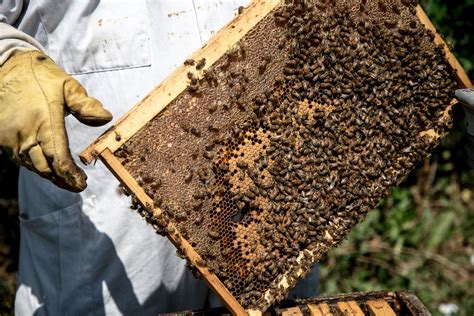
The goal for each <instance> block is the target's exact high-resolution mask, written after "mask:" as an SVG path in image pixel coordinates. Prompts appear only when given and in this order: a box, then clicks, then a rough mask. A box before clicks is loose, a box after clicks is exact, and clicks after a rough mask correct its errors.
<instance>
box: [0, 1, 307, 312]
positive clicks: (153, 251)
mask: <svg viewBox="0 0 474 316" xmlns="http://www.w3.org/2000/svg"><path fill="white" fill-rule="evenodd" d="M248 2H249V0H30V1H21V0H16V1H15V0H9V1H0V19H1V22H3V23H0V63H3V62H4V61H5V60H6V59H7V58H8V56H9V55H10V54H11V52H12V51H14V50H16V49H32V48H36V49H43V50H44V51H45V53H47V54H48V55H49V56H50V57H51V58H52V59H53V60H54V61H55V62H56V63H57V64H58V65H59V66H60V67H62V68H63V69H64V70H65V71H66V72H68V73H69V74H72V75H74V77H75V78H76V79H77V80H79V81H80V82H81V83H82V84H83V85H84V87H85V88H86V89H87V91H88V93H89V95H91V96H94V97H96V98H97V99H99V100H101V102H102V103H103V104H104V106H105V108H107V109H108V110H109V111H111V112H112V114H113V115H114V118H115V119H117V118H119V117H120V116H122V115H123V114H124V113H125V112H126V111H127V110H128V109H130V107H131V106H133V105H134V104H135V103H137V102H138V101H139V100H140V99H142V98H143V97H144V96H146V95H147V94H148V93H149V92H150V91H151V90H152V89H153V87H154V86H156V85H157V84H158V83H159V82H161V81H162V80H163V79H164V78H165V77H166V76H167V75H168V74H169V73H170V72H171V71H173V70H174V69H175V68H176V67H177V66H179V65H180V64H182V62H183V61H184V60H185V59H186V57H187V56H189V55H190V54H191V53H192V52H193V51H195V50H196V49H198V48H199V47H201V45H202V44H203V43H204V42H205V41H206V40H207V39H208V38H209V37H210V36H212V34H214V33H215V32H216V31H217V30H219V29H220V28H221V27H222V26H223V25H224V24H225V23H227V22H228V21H230V20H231V19H232V18H233V17H234V15H235V14H236V12H237V8H238V7H239V6H241V5H247V4H248ZM10 25H14V26H15V27H16V28H17V29H18V30H20V31H22V32H24V33H26V34H29V35H31V37H33V38H35V39H36V41H35V40H34V39H33V38H31V37H28V36H26V35H25V34H24V33H22V32H19V31H18V30H16V29H15V28H13V27H11V26H10ZM109 126H110V125H107V126H104V127H100V128H91V127H87V126H85V125H83V124H81V123H79V122H78V121H77V120H76V119H74V118H73V117H67V118H66V128H67V132H68V136H69V142H70V148H71V152H72V155H73V157H74V158H75V159H76V162H77V163H78V164H79V162H78V159H77V158H78V155H79V153H80V152H81V150H83V149H84V148H85V147H86V146H87V145H88V144H90V143H91V142H92V141H93V140H94V139H95V138H96V137H98V136H99V135H100V134H101V133H102V132H104V130H105V129H107V128H108V127H109ZM82 167H83V166H82ZM83 168H84V169H85V171H86V173H87V175H88V187H87V189H86V190H85V191H84V192H82V193H80V194H76V193H70V192H68V191H65V190H62V189H59V188H57V187H56V186H55V185H53V184H52V183H50V182H49V181H48V180H45V179H43V178H41V177H40V176H37V175H36V174H34V173H32V172H30V171H27V170H26V169H24V168H21V170H20V184H19V200H20V228H21V245H20V267H19V274H18V290H17V295H16V302H15V312H16V315H19V316H22V315H32V314H34V315H96V314H97V315H103V314H107V315H115V314H126V315H132V314H137V315H156V314H157V313H158V312H170V311H179V310H186V309H198V308H202V307H204V304H205V302H206V300H207V298H208V295H209V290H208V289H207V287H206V285H205V284H204V282H203V281H199V280H196V279H194V278H193V276H192V275H191V274H190V272H189V271H188V270H187V269H186V268H185V266H184V264H185V261H184V260H181V259H179V258H178V257H177V256H176V255H175V250H174V247H173V246H172V245H171V244H170V243H169V242H168V241H167V239H165V238H162V237H159V236H157V235H156V234H155V233H154V231H153V229H151V227H149V226H147V224H146V223H145V221H144V220H143V219H142V218H141V217H140V216H138V215H137V214H136V213H135V211H133V210H131V209H130V208H129V199H128V198H126V197H125V196H123V195H121V194H120V192H119V190H118V189H117V188H118V182H117V180H116V179H115V178H114V177H113V176H112V174H111V173H110V172H109V171H108V170H107V169H106V168H105V167H104V166H103V165H102V164H101V163H100V162H97V164H95V165H92V166H87V167H83ZM312 280H313V282H316V281H315V275H314V274H313V278H312ZM313 284H314V283H313ZM312 286H313V287H314V285H312ZM313 292H314V291H313ZM313 292H311V293H313ZM311 293H308V292H307V294H311ZM313 294H315V293H313ZM214 300H215V299H214ZM211 301H212V300H211Z"/></svg>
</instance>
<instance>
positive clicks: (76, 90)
mask: <svg viewBox="0 0 474 316" xmlns="http://www.w3.org/2000/svg"><path fill="white" fill-rule="evenodd" d="M64 101H65V105H66V107H67V108H68V109H69V111H70V112H71V113H72V115H74V117H75V118H77V119H78V120H79V121H80V122H81V123H84V124H87V125H89V126H101V125H104V124H107V123H108V122H110V121H111V120H112V114H111V113H110V112H109V111H107V110H106V109H104V107H103V106H102V104H101V103H100V102H99V101H98V100H97V99H95V98H92V97H89V96H88V95H87V92H86V89H84V87H83V86H82V85H81V84H80V83H79V82H78V81H77V80H75V79H74V78H68V79H67V80H66V81H65V83H64Z"/></svg>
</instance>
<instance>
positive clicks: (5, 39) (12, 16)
mask: <svg viewBox="0 0 474 316" xmlns="http://www.w3.org/2000/svg"><path fill="white" fill-rule="evenodd" d="M22 9H23V0H3V1H0V66H1V65H3V63H4V62H5V61H6V60H7V59H8V57H10V56H11V55H12V54H13V53H15V52H18V51H27V50H41V51H44V49H43V48H42V47H41V45H40V43H38V42H37V41H36V40H35V39H34V38H32V37H31V36H29V35H27V34H25V33H23V32H21V31H19V30H17V29H16V28H14V27H13V26H11V25H13V24H15V22H17V20H18V18H19V16H20V14H21V10H22Z"/></svg>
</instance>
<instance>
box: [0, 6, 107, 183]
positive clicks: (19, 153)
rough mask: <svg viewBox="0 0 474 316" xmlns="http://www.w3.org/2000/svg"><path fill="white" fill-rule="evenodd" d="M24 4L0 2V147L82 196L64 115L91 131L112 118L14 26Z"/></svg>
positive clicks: (83, 178)
mask: <svg viewBox="0 0 474 316" xmlns="http://www.w3.org/2000/svg"><path fill="white" fill-rule="evenodd" d="M22 2H23V1H18V0H17V1H14V0H10V1H2V2H1V3H0V147H2V148H3V150H5V151H6V152H7V153H8V154H9V156H10V157H11V158H12V159H13V161H15V162H16V163H17V164H19V165H22V166H24V167H26V168H28V169H29V170H32V171H34V172H36V173H38V174H39V175H41V176H42V177H45V178H47V179H50V180H51V181H52V182H54V183H55V184H56V185H57V186H59V187H61V188H64V189H67V190H70V191H74V192H79V191H82V190H84V189H85V188H86V179H87V177H86V174H85V173H84V171H83V170H82V169H80V168H79V167H78V166H77V165H76V164H75V163H74V161H73V159H72V157H71V152H70V150H69V145H68V140H67V135H66V130H65V128H64V116H65V115H67V114H68V113H71V114H72V115H74V116H75V117H76V118H77V119H78V120H79V121H81V122H82V123H84V124H87V125H90V126H100V125H104V124H106V123H107V122H109V121H110V120H111V119H112V115H111V114H110V112H108V111H107V110H105V109H104V108H103V107H102V104H101V103H100V102H99V101H98V100H96V99H94V98H92V97H89V96H88V95H87V93H86V90H85V89H84V88H83V87H82V86H81V85H80V84H79V82H77V81H76V80H75V79H73V78H72V77H71V76H69V75H68V74H66V73H65V72H64V71H63V70H62V69H60V68H59V67H58V66H57V65H56V64H55V63H54V62H53V61H52V60H51V59H50V58H49V57H48V56H46V55H45V54H44V53H43V52H42V47H41V45H40V44H39V43H38V42H37V41H35V40H34V39H33V38H31V37H30V36H28V35H27V34H25V33H23V32H21V31H18V30H17V29H15V28H14V27H13V26H11V25H13V24H14V23H15V22H16V20H17V19H18V17H19V16H20V12H21V9H22V4H23V3H22Z"/></svg>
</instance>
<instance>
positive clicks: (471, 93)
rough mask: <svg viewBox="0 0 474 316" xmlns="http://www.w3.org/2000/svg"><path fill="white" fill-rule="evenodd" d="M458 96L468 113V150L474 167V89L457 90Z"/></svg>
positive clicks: (470, 164) (469, 160) (473, 167)
mask: <svg viewBox="0 0 474 316" xmlns="http://www.w3.org/2000/svg"><path fill="white" fill-rule="evenodd" d="M456 97H457V98H458V99H459V100H460V101H461V102H462V104H463V106H464V112H465V113H466V122H467V137H468V144H467V146H466V150H467V156H468V163H469V167H471V169H474V89H472V88H471V89H463V90H457V91H456Z"/></svg>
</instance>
